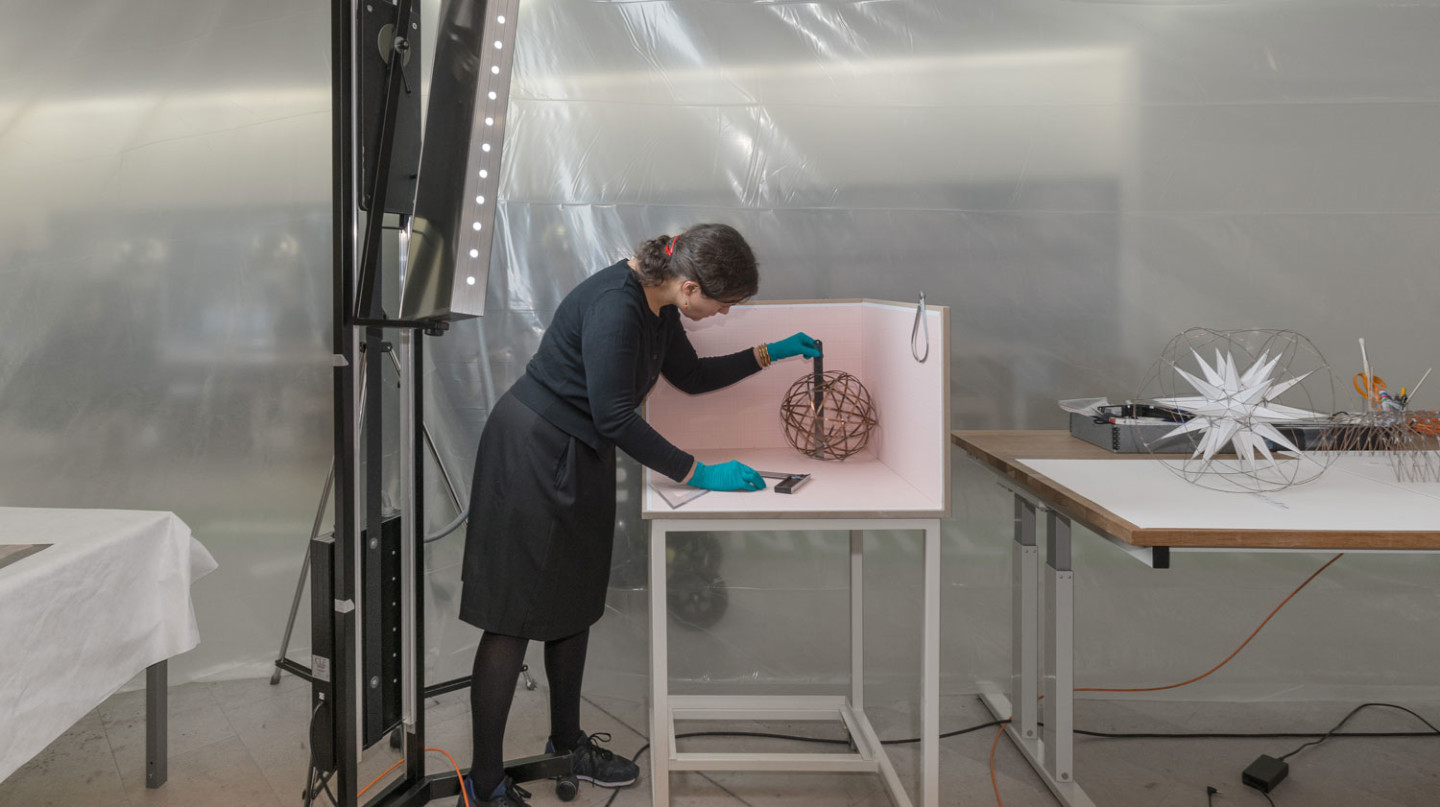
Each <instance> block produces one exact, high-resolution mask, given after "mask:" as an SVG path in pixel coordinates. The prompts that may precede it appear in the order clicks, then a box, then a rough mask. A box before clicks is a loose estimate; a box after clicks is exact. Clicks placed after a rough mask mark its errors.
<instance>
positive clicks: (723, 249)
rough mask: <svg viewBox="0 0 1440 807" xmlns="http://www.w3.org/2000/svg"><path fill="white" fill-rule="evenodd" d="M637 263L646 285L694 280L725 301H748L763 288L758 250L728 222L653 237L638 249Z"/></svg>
mask: <svg viewBox="0 0 1440 807" xmlns="http://www.w3.org/2000/svg"><path fill="white" fill-rule="evenodd" d="M671 244H673V245H674V246H671V247H670V252H666V247H667V246H669V245H671ZM635 262H636V263H637V264H639V266H640V282H641V284H643V285H646V286H659V285H661V284H662V283H664V282H665V281H666V280H669V279H670V278H672V277H679V278H682V279H685V280H693V281H695V282H696V283H698V284H700V291H701V292H703V293H704V295H705V296H706V297H709V298H710V299H712V300H719V301H721V302H724V303H738V302H740V301H741V300H747V299H749V298H751V297H754V296H755V292H757V291H759V289H760V273H759V272H758V271H757V270H756V267H755V253H754V252H752V251H750V245H749V244H747V243H745V238H744V236H742V235H740V233H739V231H737V230H736V229H735V228H734V227H731V226H729V225H728V224H696V225H694V226H692V227H689V228H687V229H686V230H685V231H684V232H682V233H680V234H679V235H677V236H675V237H674V238H671V237H670V236H668V235H662V236H660V237H659V238H652V239H650V240H649V241H646V242H645V243H643V244H641V245H640V248H639V249H637V250H636V251H635Z"/></svg>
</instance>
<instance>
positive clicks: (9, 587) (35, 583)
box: [0, 507, 216, 787]
mask: <svg viewBox="0 0 1440 807" xmlns="http://www.w3.org/2000/svg"><path fill="white" fill-rule="evenodd" d="M0 544H50V546H48V547H46V548H45V549H43V550H41V551H39V552H38V553H36V554H33V555H30V556H28V557H25V558H22V559H21V560H19V561H16V562H14V563H11V564H9V565H7V566H5V567H3V568H0V648H4V651H3V653H0V726H4V727H5V730H4V731H0V780H3V779H5V778H6V777H8V776H9V775H10V774H11V773H14V772H15V770H16V769H17V768H19V767H20V766H21V765H23V764H25V762H26V761H28V760H29V759H30V758H31V757H33V756H34V755H35V754H37V753H39V752H40V751H41V750H43V749H44V748H45V747H46V746H47V745H49V744H50V743H51V742H52V741H54V740H55V739H56V738H57V737H59V736H60V735H61V734H63V733H65V732H66V731H67V730H68V729H69V728H70V727H71V726H72V725H74V724H75V722H76V721H78V720H79V719H80V718H82V717H84V716H85V715H86V714H87V713H88V712H89V711H90V710H91V709H94V708H95V707H96V706H98V705H99V704H100V703H101V702H103V701H104V700H105V699H106V698H108V697H110V696H111V695H113V694H114V693H115V692H116V691H118V690H119V689H120V687H121V686H123V685H124V684H125V683H126V682H127V681H129V680H130V679H131V678H133V677H135V675H137V674H138V673H139V672H140V671H141V670H146V671H147V674H146V696H147V697H146V754H147V764H146V773H145V782H146V785H147V786H149V787H159V786H160V785H162V784H164V782H165V778H166V754H165V752H166V737H165V686H166V667H165V662H166V660H167V659H169V658H171V657H172V656H176V655H178V654H180V653H184V652H185V651H187V650H189V649H191V648H193V647H195V645H196V644H198V643H199V641H200V635H199V631H198V629H197V627H196V624H195V612H194V609H193V608H192V606H191V601H190V584H191V583H193V582H194V581H195V580H197V579H199V578H200V577H202V576H204V575H206V574H208V573H209V572H211V571H212V570H214V569H215V567H216V563H215V559H214V558H212V557H211V556H210V553H209V552H207V551H205V548H204V547H203V546H201V545H200V543H199V542H198V541H196V540H195V539H194V538H193V537H192V536H191V535H190V529H189V527H187V526H185V523H184V522H182V521H181V520H180V519H179V518H177V517H176V516H175V515H174V514H173V513H164V512H147V511H134V510H59V509H41V508H15V507H0Z"/></svg>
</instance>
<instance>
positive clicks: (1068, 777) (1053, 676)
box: [953, 432, 1440, 807]
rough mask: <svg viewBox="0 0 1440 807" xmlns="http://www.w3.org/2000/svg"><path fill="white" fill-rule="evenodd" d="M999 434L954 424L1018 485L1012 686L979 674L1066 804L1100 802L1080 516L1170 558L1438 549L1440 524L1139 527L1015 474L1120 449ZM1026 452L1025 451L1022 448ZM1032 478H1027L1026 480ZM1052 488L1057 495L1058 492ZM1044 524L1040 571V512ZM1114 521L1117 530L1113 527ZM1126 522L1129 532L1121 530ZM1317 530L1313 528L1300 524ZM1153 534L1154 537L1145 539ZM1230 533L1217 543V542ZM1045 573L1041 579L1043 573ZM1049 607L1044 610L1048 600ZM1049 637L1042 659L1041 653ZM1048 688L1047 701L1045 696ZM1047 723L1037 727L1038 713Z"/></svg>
mask: <svg viewBox="0 0 1440 807" xmlns="http://www.w3.org/2000/svg"><path fill="white" fill-rule="evenodd" d="M989 434H992V433H986V432H955V433H954V435H953V441H954V442H955V443H956V444H958V445H960V446H961V447H962V449H963V450H965V451H966V452H967V454H968V455H969V456H970V458H971V459H972V460H973V461H975V462H976V463H977V464H978V465H980V466H981V467H983V468H985V469H986V470H987V471H990V472H992V473H994V474H996V475H997V477H998V481H999V484H1000V485H1001V486H1002V487H1004V488H1005V489H1007V490H1009V491H1010V492H1011V493H1012V494H1013V498H1014V525H1015V526H1014V538H1013V544H1012V546H1011V559H1012V563H1011V566H1012V571H1011V574H1012V578H1011V619H1012V628H1011V629H1012V636H1011V674H1010V681H1009V688H1008V692H1005V691H1002V685H1000V684H998V683H986V682H982V683H981V699H982V701H983V702H984V704H985V706H986V708H987V709H989V710H990V712H991V714H993V715H994V716H995V717H996V718H997V719H1001V720H1009V721H1010V723H1009V725H1007V726H1006V729H1005V732H1006V734H1007V736H1009V738H1010V740H1011V741H1012V742H1013V743H1014V744H1015V746H1016V747H1017V748H1018V749H1019V750H1020V751H1021V753H1022V754H1023V755H1024V757H1025V759H1026V761H1027V762H1029V764H1030V766H1031V767H1032V768H1033V769H1034V770H1035V772H1036V773H1037V774H1038V775H1039V777H1040V780H1041V781H1042V782H1044V783H1045V786H1046V787H1047V788H1049V789H1050V792H1051V793H1052V794H1054V796H1055V798H1056V799H1058V800H1059V801H1060V803H1061V804H1063V805H1066V807H1094V805H1095V802H1094V801H1093V800H1091V799H1090V797H1089V796H1088V795H1087V794H1086V793H1085V791H1084V790H1083V789H1082V788H1081V787H1080V785H1079V783H1078V782H1077V781H1076V775H1075V753H1074V752H1075V747H1074V705H1075V701H1074V692H1075V573H1074V570H1073V568H1072V566H1071V521H1072V519H1074V520H1076V521H1079V522H1080V523H1082V524H1084V525H1086V526H1087V527H1089V528H1090V529H1091V530H1093V531H1094V532H1095V533H1096V534H1097V535H1100V536H1101V537H1103V538H1105V539H1106V540H1107V541H1109V542H1110V543H1111V544H1114V545H1115V546H1117V547H1119V548H1120V549H1121V550H1122V551H1124V552H1125V553H1126V554H1128V555H1130V556H1131V557H1133V558H1135V559H1136V560H1138V561H1139V562H1141V563H1144V564H1146V565H1150V566H1153V567H1157V568H1164V567H1168V565H1169V561H1170V558H1171V557H1172V556H1173V555H1174V554H1175V553H1177V552H1305V553H1309V554H1314V553H1317V552H1345V553H1356V552H1367V553H1377V554H1395V553H1400V554H1406V553H1416V554H1433V553H1434V552H1435V551H1436V549H1435V548H1434V547H1435V542H1436V541H1440V533H1435V532H1433V531H1430V532H1427V531H1416V530H1400V531H1390V530H1384V529H1383V528H1371V529H1368V530H1358V531H1357V530H1334V531H1330V532H1319V533H1317V535H1318V537H1317V539H1316V540H1315V542H1314V543H1312V544H1309V545H1307V542H1305V541H1300V540H1295V539H1294V538H1293V536H1292V535H1290V534H1288V533H1289V532H1290V531H1287V530H1280V531H1278V533H1279V535H1278V536H1277V535H1276V534H1272V533H1276V532H1277V531H1275V530H1266V529H1257V530H1255V536H1256V537H1255V539H1254V540H1253V541H1243V542H1239V541H1234V540H1233V537H1232V536H1230V535H1229V534H1228V533H1230V532H1231V530H1228V529H1214V530H1205V529H1195V528H1170V527H1150V528H1146V529H1145V530H1141V529H1140V528H1137V527H1135V526H1134V525H1131V524H1129V522H1126V521H1124V520H1123V518H1122V517H1120V516H1116V515H1114V514H1113V513H1110V512H1109V511H1108V510H1106V509H1105V508H1104V507H1103V506H1102V505H1098V504H1095V503H1093V502H1091V501H1089V500H1088V499H1085V498H1084V497H1083V496H1082V495H1081V494H1079V493H1076V492H1075V491H1072V490H1069V489H1068V488H1065V487H1064V486H1063V485H1060V484H1059V483H1055V482H1053V481H1051V480H1048V479H1045V478H1044V476H1043V474H1040V475H1036V476H1031V475H1030V474H1027V473H1017V472H1016V470H1015V469H1016V466H1017V465H1023V464H1024V460H1021V459H1018V458H1015V457H1012V456H1011V454H1012V453H1013V452H1020V451H1024V452H1026V454H1027V455H1032V456H1034V457H1036V458H1039V459H1044V458H1047V457H1053V458H1056V459H1059V458H1066V459H1101V458H1104V459H1106V460H1108V461H1114V462H1126V461H1128V460H1127V459H1125V458H1122V457H1116V456H1115V455H1113V454H1109V453H1107V452H1103V451H1102V450H1099V449H1093V448H1089V447H1080V448H1077V445H1078V444H1077V443H1073V442H1069V440H1070V439H1071V438H1068V437H1062V436H1061V435H1063V433H1061V432H1055V433H1049V432H1013V433H1008V435H1007V433H1003V432H996V433H993V434H994V435H995V436H996V437H997V438H1008V437H1009V435H1013V438H1011V439H1013V441H1014V442H1013V444H1012V445H1008V446H1007V445H1003V444H1001V443H999V442H997V441H996V440H987V441H985V442H984V443H982V442H981V440H980V438H982V437H983V436H986V435H989ZM1021 456H1024V455H1021ZM1022 480H1028V481H1022ZM1052 497H1053V500H1052ZM1041 515H1043V516H1044V518H1045V524H1046V535H1045V544H1046V553H1045V560H1044V567H1043V572H1042V570H1041V559H1040V553H1039V543H1038V540H1037V539H1038V532H1039V529H1038V519H1039V517H1040V516H1041ZM1112 530H1113V532H1112ZM1127 530H1128V531H1129V532H1128V537H1129V539H1130V540H1126V539H1125V538H1122V537H1121V536H1122V535H1125V534H1126V532H1127ZM1294 532H1295V533H1297V534H1299V533H1306V534H1308V533H1310V532H1315V531H1313V530H1303V529H1301V530H1296V531H1294ZM1147 539H1149V540H1147ZM1217 540H1220V541H1224V542H1222V543H1219V544H1212V543H1210V542H1213V541H1217ZM1042 574H1043V579H1042ZM1042 606H1043V608H1044V613H1041V607H1042ZM1042 639H1043V641H1044V645H1043V647H1044V650H1045V653H1044V663H1043V666H1042V664H1041V661H1040V649H1041V644H1040V642H1041V640H1042ZM1042 690H1043V694H1044V699H1043V701H1042V700H1041V699H1040V695H1041V694H1042ZM1042 718H1043V720H1044V729H1043V731H1042V730H1040V721H1041V719H1042Z"/></svg>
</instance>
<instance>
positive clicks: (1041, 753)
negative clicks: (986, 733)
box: [980, 485, 1095, 807]
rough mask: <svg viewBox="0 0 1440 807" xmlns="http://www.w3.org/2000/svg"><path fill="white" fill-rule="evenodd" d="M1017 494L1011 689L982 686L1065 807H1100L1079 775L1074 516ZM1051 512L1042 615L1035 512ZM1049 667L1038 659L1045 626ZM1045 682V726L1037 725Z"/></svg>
mask: <svg viewBox="0 0 1440 807" xmlns="http://www.w3.org/2000/svg"><path fill="white" fill-rule="evenodd" d="M1006 487H1008V488H1010V490H1011V492H1012V493H1014V497H1015V534H1014V542H1013V544H1012V545H1011V549H1010V552H1011V586H1010V597H1011V602H1010V608H1011V639H1010V688H1009V693H1008V697H1007V694H1006V693H1003V692H1000V691H998V689H997V688H996V687H994V686H982V688H981V694H980V699H981V701H982V702H984V704H985V707H986V708H987V709H989V710H990V713H991V714H992V715H994V716H995V718H996V719H997V720H1009V721H1010V723H1009V725H1007V726H1006V727H1005V734H1006V735H1007V736H1008V737H1009V738H1010V740H1011V742H1013V743H1014V744H1015V747H1016V748H1018V749H1020V752H1021V753H1022V754H1023V755H1024V756H1025V759H1026V761H1028V762H1029V763H1030V767H1032V768H1034V769H1035V772H1036V773H1037V774H1039V776H1040V780H1041V781H1042V782H1044V783H1045V786H1046V787H1048V788H1049V789H1050V792H1051V793H1052V794H1054V796H1055V798H1056V799H1058V800H1059V801H1060V803H1061V804H1063V805H1066V807H1095V802H1093V801H1091V799H1090V797H1089V796H1088V795H1086V794H1085V791H1084V790H1083V789H1081V787H1080V785H1079V784H1078V783H1077V782H1076V781H1075V735H1074V729H1075V572H1074V569H1073V568H1072V567H1071V560H1070V519H1069V518H1068V517H1067V516H1065V515H1064V514H1062V513H1059V512H1057V511H1056V510H1054V509H1053V508H1051V507H1049V506H1048V505H1045V504H1044V503H1042V502H1040V501H1039V500H1038V499H1036V498H1035V497H1033V496H1031V495H1030V494H1028V493H1022V492H1020V491H1019V490H1018V489H1016V488H1014V487H1012V486H1010V485H1006ZM1042 513H1043V514H1044V516H1045V524H1046V530H1045V545H1046V546H1045V549H1046V552H1045V571H1044V575H1045V580H1044V602H1045V613H1044V614H1043V615H1042V614H1041V613H1040V594H1041V581H1040V574H1041V572H1040V552H1039V545H1038V542H1037V532H1038V531H1037V527H1036V518H1037V516H1038V515H1040V514H1042ZM1042 619H1043V625H1044V631H1045V650H1046V652H1045V665H1044V669H1041V665H1040V659H1039V654H1040V630H1041V621H1042ZM1042 686H1043V687H1044V691H1045V700H1044V702H1043V711H1044V716H1045V727H1044V730H1043V733H1042V732H1041V730H1040V729H1039V723H1040V717H1041V711H1042V702H1041V701H1040V699H1039V696H1040V689H1041V687H1042Z"/></svg>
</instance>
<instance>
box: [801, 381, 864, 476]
mask: <svg viewBox="0 0 1440 807" xmlns="http://www.w3.org/2000/svg"><path fill="white" fill-rule="evenodd" d="M816 391H817V390H816V384H815V376H814V375H813V374H810V375H804V376H801V377H800V378H799V379H797V380H796V381H795V383H794V384H791V385H790V389H789V391H787V392H786V393H785V398H784V399H783V400H782V401H781V402H780V421H781V423H782V424H783V425H784V427H785V439H786V440H787V441H788V442H789V443H790V445H791V446H793V447H794V448H795V450H796V451H799V452H800V453H802V454H808V455H810V456H812V457H815V458H816V459H822V460H843V459H845V458H846V457H850V456H853V455H854V454H856V453H858V452H859V451H860V450H861V449H863V448H865V444H866V443H868V442H870V433H871V432H873V431H874V430H875V426H876V424H877V422H878V421H877V420H876V418H875V406H874V404H872V403H871V402H870V391H869V390H867V389H865V385H864V384H861V383H860V379H858V378H856V377H855V376H853V375H850V374H849V373H846V372H842V371H839V370H827V371H825V372H824V373H823V374H822V376H821V383H820V388H819V390H818V391H819V393H820V394H821V396H822V397H821V398H820V406H819V407H818V411H817V407H816V406H815V393H816Z"/></svg>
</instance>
